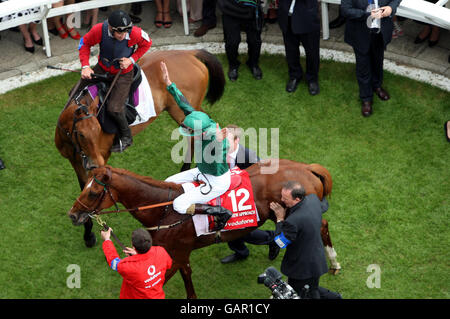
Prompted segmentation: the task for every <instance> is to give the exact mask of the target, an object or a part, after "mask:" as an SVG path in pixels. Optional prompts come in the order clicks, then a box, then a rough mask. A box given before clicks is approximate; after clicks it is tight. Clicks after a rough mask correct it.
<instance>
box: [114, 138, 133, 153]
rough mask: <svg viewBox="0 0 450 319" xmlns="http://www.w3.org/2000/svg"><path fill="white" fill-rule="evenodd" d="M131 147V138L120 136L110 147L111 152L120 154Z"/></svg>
mask: <svg viewBox="0 0 450 319" xmlns="http://www.w3.org/2000/svg"><path fill="white" fill-rule="evenodd" d="M131 145H133V138H132V137H128V136H122V137H121V138H119V139H118V141H117V143H116V144H114V145H113V146H112V147H111V152H115V153H122V152H123V151H125V150H126V149H127V148H128V147H130V146H131Z"/></svg>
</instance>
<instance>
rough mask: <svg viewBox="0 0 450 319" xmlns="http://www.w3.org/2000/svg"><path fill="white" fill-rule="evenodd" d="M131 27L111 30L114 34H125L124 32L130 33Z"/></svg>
mask: <svg viewBox="0 0 450 319" xmlns="http://www.w3.org/2000/svg"><path fill="white" fill-rule="evenodd" d="M131 28H132V27H131V26H127V27H111V30H112V31H113V32H117V33H124V32H128V31H130V30H131Z"/></svg>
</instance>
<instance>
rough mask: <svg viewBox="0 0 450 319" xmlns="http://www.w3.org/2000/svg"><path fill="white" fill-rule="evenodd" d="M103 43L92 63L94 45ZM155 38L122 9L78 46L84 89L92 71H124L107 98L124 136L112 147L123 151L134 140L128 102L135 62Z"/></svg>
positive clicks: (110, 113)
mask: <svg viewBox="0 0 450 319" xmlns="http://www.w3.org/2000/svg"><path fill="white" fill-rule="evenodd" d="M97 44H99V45H100V54H99V56H98V63H97V65H95V66H94V67H93V68H92V69H91V67H90V65H89V57H90V53H91V47H92V46H94V45H97ZM151 45H152V40H151V39H150V37H149V36H148V34H147V33H146V32H145V31H143V30H142V29H141V28H139V27H136V26H133V24H132V22H131V18H130V17H129V16H128V14H127V13H126V12H124V11H122V10H116V11H114V12H112V13H111V15H110V16H109V17H108V19H107V20H105V21H104V22H102V23H98V24H96V25H95V26H93V27H92V29H91V30H90V31H89V32H88V33H86V34H85V35H84V36H83V37H82V38H81V40H80V44H79V46H78V51H79V58H80V62H81V69H82V70H81V78H82V83H81V84H80V86H79V87H80V89H83V88H84V87H85V86H86V85H88V84H90V83H92V81H91V79H92V78H91V75H92V73H98V74H108V75H109V76H110V77H111V80H112V79H113V78H114V76H115V75H116V74H117V73H118V72H119V71H121V74H120V75H119V77H118V79H117V81H116V83H115V84H114V88H113V90H112V91H111V93H110V96H109V98H108V102H107V108H106V110H107V113H108V115H109V116H111V117H112V119H114V121H115V122H116V124H117V126H118V129H119V135H120V139H119V140H118V141H117V144H116V145H114V146H113V147H112V148H111V151H113V152H122V151H123V150H125V148H127V147H128V146H130V145H131V144H132V143H133V138H132V136H131V131H130V128H129V127H128V123H127V120H126V116H125V102H126V99H127V97H128V94H129V90H130V87H131V84H132V81H133V76H134V74H133V73H134V71H133V66H134V64H135V63H136V62H137V61H138V60H139V59H140V58H141V57H142V56H143V55H144V54H145V53H146V52H147V51H148V50H149V49H150V47H151Z"/></svg>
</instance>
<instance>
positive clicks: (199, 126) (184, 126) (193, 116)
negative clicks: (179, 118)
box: [178, 111, 216, 136]
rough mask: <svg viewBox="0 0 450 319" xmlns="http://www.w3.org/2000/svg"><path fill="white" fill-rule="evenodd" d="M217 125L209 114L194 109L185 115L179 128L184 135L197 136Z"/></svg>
mask: <svg viewBox="0 0 450 319" xmlns="http://www.w3.org/2000/svg"><path fill="white" fill-rule="evenodd" d="M215 126H216V123H215V122H214V121H213V120H211V118H210V117H209V116H208V115H206V114H205V113H203V112H200V111H193V112H191V113H190V114H189V115H187V116H186V117H185V119H184V121H183V123H181V125H180V127H179V128H178V130H179V131H180V133H181V135H184V136H197V135H200V134H202V133H203V132H205V131H207V130H208V129H209V128H212V127H215Z"/></svg>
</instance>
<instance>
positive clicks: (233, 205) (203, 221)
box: [192, 167, 259, 236]
mask: <svg viewBox="0 0 450 319" xmlns="http://www.w3.org/2000/svg"><path fill="white" fill-rule="evenodd" d="M230 172H231V183H230V188H229V189H228V190H227V191H226V192H225V193H224V194H222V195H221V196H220V197H217V198H215V199H213V200H210V201H209V202H208V203H207V204H208V205H211V206H218V205H220V206H222V207H224V208H226V209H228V210H229V211H230V212H232V213H233V215H232V217H231V218H230V219H229V220H228V222H227V224H226V225H225V227H224V228H223V229H222V230H234V229H242V228H246V227H254V226H258V221H259V216H258V212H257V210H256V205H255V200H254V197H253V188H252V184H251V181H250V176H249V175H248V173H247V171H245V170H241V169H240V168H238V167H235V168H233V169H231V170H230ZM195 186H199V183H196V185H195ZM192 219H193V221H194V226H195V231H196V233H197V236H201V235H205V234H210V233H212V232H211V229H213V227H214V218H213V217H212V216H210V215H206V214H197V215H194V216H192Z"/></svg>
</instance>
